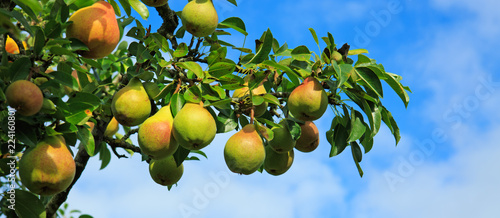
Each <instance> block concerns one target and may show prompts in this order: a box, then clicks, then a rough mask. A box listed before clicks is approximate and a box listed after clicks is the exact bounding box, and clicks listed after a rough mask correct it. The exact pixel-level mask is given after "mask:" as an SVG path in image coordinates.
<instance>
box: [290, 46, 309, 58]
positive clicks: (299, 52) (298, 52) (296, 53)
mask: <svg viewBox="0 0 500 218" xmlns="http://www.w3.org/2000/svg"><path fill="white" fill-rule="evenodd" d="M292 58H293V59H295V60H299V61H308V60H309V59H311V51H309V49H308V48H307V47H306V46H304V45H301V46H298V47H297V48H294V49H293V50H292Z"/></svg>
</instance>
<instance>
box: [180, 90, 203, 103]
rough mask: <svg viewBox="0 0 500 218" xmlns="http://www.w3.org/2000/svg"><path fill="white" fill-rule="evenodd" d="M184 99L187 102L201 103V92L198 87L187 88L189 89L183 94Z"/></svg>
mask: <svg viewBox="0 0 500 218" xmlns="http://www.w3.org/2000/svg"><path fill="white" fill-rule="evenodd" d="M184 99H185V100H186V101H187V102H191V103H199V102H200V101H201V91H200V89H199V88H198V86H191V87H189V89H188V90H186V92H184Z"/></svg>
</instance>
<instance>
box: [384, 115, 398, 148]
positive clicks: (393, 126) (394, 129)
mask: <svg viewBox="0 0 500 218" xmlns="http://www.w3.org/2000/svg"><path fill="white" fill-rule="evenodd" d="M381 114H382V120H383V121H384V123H385V124H386V125H387V127H389V130H391V133H392V135H394V139H395V140H396V145H397V144H398V143H399V140H400V139H401V135H400V133H399V127H398V124H397V123H396V120H395V119H394V117H393V116H392V114H391V112H389V111H388V110H387V109H386V108H385V107H383V106H382V112H381Z"/></svg>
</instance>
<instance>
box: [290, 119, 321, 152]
mask: <svg viewBox="0 0 500 218" xmlns="http://www.w3.org/2000/svg"><path fill="white" fill-rule="evenodd" d="M300 130H301V134H300V137H299V138H298V139H297V142H296V143H295V148H296V149H297V150H299V151H302V152H311V151H314V150H315V149H316V148H317V147H318V145H319V131H318V127H316V125H314V123H313V122H311V121H306V122H305V123H304V124H302V125H300Z"/></svg>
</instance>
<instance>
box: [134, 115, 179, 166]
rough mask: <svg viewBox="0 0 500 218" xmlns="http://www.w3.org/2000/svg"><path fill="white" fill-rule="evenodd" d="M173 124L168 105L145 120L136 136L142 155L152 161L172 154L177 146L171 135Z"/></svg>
mask: <svg viewBox="0 0 500 218" xmlns="http://www.w3.org/2000/svg"><path fill="white" fill-rule="evenodd" d="M173 123H174V118H173V117H172V113H171V112H170V105H166V106H164V107H162V108H161V109H160V110H159V111H158V112H156V114H155V115H153V116H151V117H149V118H148V119H146V121H144V123H142V125H141V126H140V127H139V132H138V136H137V141H138V142H139V147H140V148H141V151H142V154H145V155H148V156H149V157H151V158H152V159H162V158H165V157H167V156H170V155H172V154H174V152H175V151H176V150H177V147H178V146H179V145H178V144H177V142H176V141H175V139H174V136H173V133H172V129H173Z"/></svg>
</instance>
